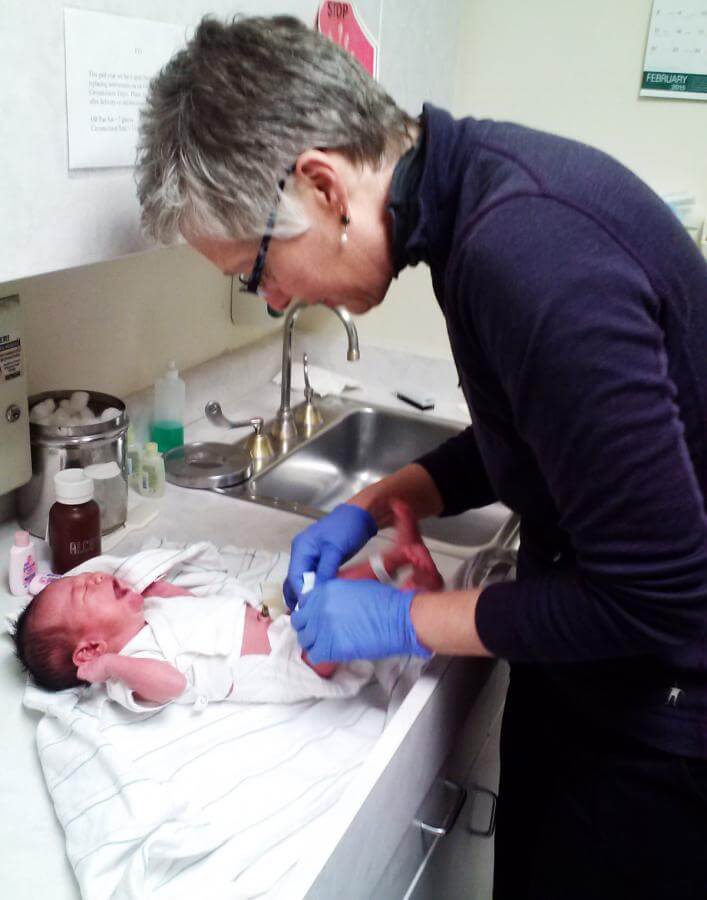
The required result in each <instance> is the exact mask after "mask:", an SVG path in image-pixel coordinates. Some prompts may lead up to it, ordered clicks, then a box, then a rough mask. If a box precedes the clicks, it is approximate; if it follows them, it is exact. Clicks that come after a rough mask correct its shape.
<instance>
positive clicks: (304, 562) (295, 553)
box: [282, 503, 378, 609]
mask: <svg viewBox="0 0 707 900" xmlns="http://www.w3.org/2000/svg"><path fill="white" fill-rule="evenodd" d="M377 533H378V526H377V525H376V521H375V519H374V518H373V516H372V515H371V514H370V513H369V512H367V511H366V510H365V509H361V507H360V506H354V505H353V504H351V503H341V504H339V506H337V507H336V509H334V510H332V512H330V513H329V515H328V516H324V518H323V519H319V521H317V522H314V524H312V525H310V526H309V527H308V528H305V529H304V531H302V532H300V533H299V534H298V535H297V537H296V538H295V539H294V540H293V541H292V552H291V555H290V567H289V569H288V570H287V579H286V580H285V584H284V585H283V589H282V590H283V593H284V595H285V602H286V603H287V605H288V606H289V608H290V609H294V608H295V606H296V605H297V600H298V598H299V593H300V591H301V590H302V575H303V574H304V573H305V572H316V574H317V582H318V583H322V582H324V581H328V580H329V579H330V578H333V577H334V576H335V575H336V573H337V572H338V571H339V566H340V565H341V564H342V563H344V562H346V560H348V559H351V557H352V556H353V555H354V553H358V551H359V550H360V549H361V547H363V546H364V544H366V543H367V542H368V541H370V539H371V538H372V537H373V536H374V535H375V534H377Z"/></svg>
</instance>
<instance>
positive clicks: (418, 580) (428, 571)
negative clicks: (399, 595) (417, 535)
mask: <svg viewBox="0 0 707 900" xmlns="http://www.w3.org/2000/svg"><path fill="white" fill-rule="evenodd" d="M400 549H401V550H402V552H403V553H404V554H405V557H406V559H407V561H408V562H409V563H410V564H411V565H412V574H411V575H410V577H409V578H408V580H407V581H406V582H405V584H404V585H403V587H404V588H405V590H411V589H413V588H416V589H418V590H425V591H441V590H442V589H443V588H444V580H443V579H442V576H441V575H440V573H439V569H438V568H437V566H436V565H435V562H434V560H433V559H432V557H431V556H430V551H429V550H428V549H427V547H425V545H424V544H423V543H419V544H412V545H410V546H409V547H402V548H400Z"/></svg>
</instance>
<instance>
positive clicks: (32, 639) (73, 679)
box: [12, 588, 86, 691]
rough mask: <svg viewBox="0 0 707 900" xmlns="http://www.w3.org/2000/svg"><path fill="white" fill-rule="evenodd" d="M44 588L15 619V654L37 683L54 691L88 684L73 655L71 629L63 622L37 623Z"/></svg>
mask: <svg viewBox="0 0 707 900" xmlns="http://www.w3.org/2000/svg"><path fill="white" fill-rule="evenodd" d="M46 590H47V588H44V591H46ZM44 591H40V592H39V593H38V594H37V596H36V597H34V598H33V599H32V600H30V602H29V603H28V604H27V606H26V607H25V608H24V609H23V610H22V612H21V613H20V615H19V616H18V617H17V621H16V622H15V623H14V630H13V632H12V639H13V641H14V642H15V656H16V657H17V658H18V659H19V661H20V663H21V664H22V668H23V669H24V670H25V671H26V672H29V673H30V675H31V676H32V678H34V680H35V681H36V682H37V684H38V685H40V686H41V687H43V688H47V689H48V690H50V691H63V690H65V689H66V688H70V687H77V686H78V685H81V684H86V682H85V681H82V680H81V679H80V678H79V677H78V675H77V674H76V666H75V664H74V661H73V659H72V656H73V649H74V644H73V641H72V639H71V637H72V635H71V632H70V631H69V629H68V628H64V627H62V626H58V627H57V626H54V627H51V628H42V627H39V628H38V627H37V623H36V622H35V619H36V617H37V610H38V609H39V607H40V605H41V602H42V595H43V594H44Z"/></svg>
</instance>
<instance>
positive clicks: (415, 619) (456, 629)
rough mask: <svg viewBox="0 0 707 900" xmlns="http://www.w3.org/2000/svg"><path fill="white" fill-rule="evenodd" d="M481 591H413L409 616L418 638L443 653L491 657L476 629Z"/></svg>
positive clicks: (426, 645) (428, 646) (435, 650)
mask: <svg viewBox="0 0 707 900" xmlns="http://www.w3.org/2000/svg"><path fill="white" fill-rule="evenodd" d="M480 593H481V591H480V590H478V589H472V590H463V591H440V592H435V593H426V594H416V596H415V597H414V599H413V601H412V603H411V605H410V619H411V621H412V625H413V628H414V629H415V633H416V634H417V639H418V641H419V642H420V643H421V644H423V645H424V646H425V647H427V648H428V649H430V650H433V651H434V652H435V653H444V654H445V655H447V656H493V653H491V652H490V651H489V650H488V649H487V648H486V647H485V646H484V645H483V643H482V642H481V638H480V637H479V632H478V630H477V628H476V604H477V602H478V599H479V595H480Z"/></svg>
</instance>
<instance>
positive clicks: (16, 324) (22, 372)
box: [0, 295, 32, 494]
mask: <svg viewBox="0 0 707 900" xmlns="http://www.w3.org/2000/svg"><path fill="white" fill-rule="evenodd" d="M31 476H32V460H31V456H30V449H29V410H28V409H27V374H26V367H25V361H24V356H23V353H22V311H21V309H20V298H19V297H18V296H17V295H15V296H12V297H0V494H6V493H8V491H11V490H13V489H14V488H16V487H19V486H20V485H21V484H25V482H27V481H29V479H30V478H31Z"/></svg>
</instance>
